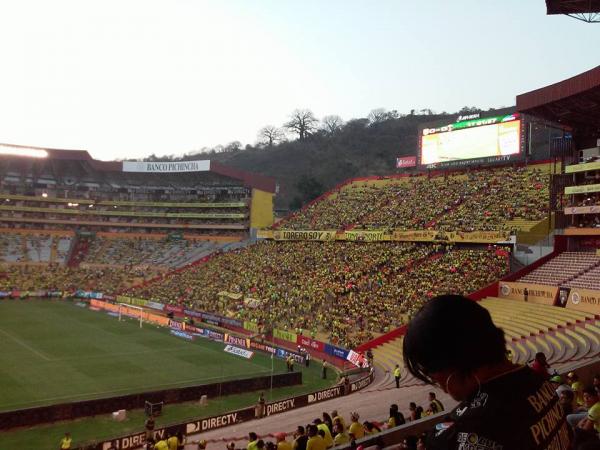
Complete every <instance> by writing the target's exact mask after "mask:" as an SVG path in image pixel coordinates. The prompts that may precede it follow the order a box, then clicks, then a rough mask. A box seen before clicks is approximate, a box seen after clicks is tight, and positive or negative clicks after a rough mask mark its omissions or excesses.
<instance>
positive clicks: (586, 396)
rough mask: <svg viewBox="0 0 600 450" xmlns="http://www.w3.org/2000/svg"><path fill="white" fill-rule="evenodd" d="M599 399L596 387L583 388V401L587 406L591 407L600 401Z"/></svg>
mask: <svg viewBox="0 0 600 450" xmlns="http://www.w3.org/2000/svg"><path fill="white" fill-rule="evenodd" d="M598 400H600V399H599V398H598V392H596V389H595V388H594V387H593V386H589V387H586V388H585V389H584V390H583V403H584V404H585V407H586V408H588V409H589V408H591V407H592V406H594V405H595V404H596V403H598Z"/></svg>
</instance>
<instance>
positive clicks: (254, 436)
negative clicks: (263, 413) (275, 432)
mask: <svg viewBox="0 0 600 450" xmlns="http://www.w3.org/2000/svg"><path fill="white" fill-rule="evenodd" d="M248 439H249V440H250V442H252V441H255V440H257V439H258V436H257V435H256V433H255V432H254V431H251V432H250V433H248Z"/></svg>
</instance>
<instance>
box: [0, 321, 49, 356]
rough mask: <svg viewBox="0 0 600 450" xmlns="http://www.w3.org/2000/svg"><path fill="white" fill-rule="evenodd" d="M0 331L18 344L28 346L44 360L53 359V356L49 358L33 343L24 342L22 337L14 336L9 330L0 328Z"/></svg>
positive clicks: (27, 347)
mask: <svg viewBox="0 0 600 450" xmlns="http://www.w3.org/2000/svg"><path fill="white" fill-rule="evenodd" d="M0 333H2V334H3V335H4V336H6V337H7V338H9V339H10V340H12V341H14V342H16V343H17V344H19V345H20V346H21V347H23V348H26V349H27V350H29V351H30V352H31V353H33V354H35V355H37V356H39V357H40V358H42V359H43V360H44V361H52V359H51V358H48V357H47V356H46V355H44V354H43V353H42V352H39V351H37V350H36V349H35V348H33V347H32V346H31V345H29V344H27V343H26V342H23V341H22V340H21V339H19V338H17V337H15V336H13V335H12V334H10V333H8V332H7V331H4V330H3V329H2V328H0Z"/></svg>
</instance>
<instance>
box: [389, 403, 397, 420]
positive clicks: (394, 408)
mask: <svg viewBox="0 0 600 450" xmlns="http://www.w3.org/2000/svg"><path fill="white" fill-rule="evenodd" d="M396 414H398V405H397V404H395V403H392V404H391V405H390V417H393V416H395V415H396Z"/></svg>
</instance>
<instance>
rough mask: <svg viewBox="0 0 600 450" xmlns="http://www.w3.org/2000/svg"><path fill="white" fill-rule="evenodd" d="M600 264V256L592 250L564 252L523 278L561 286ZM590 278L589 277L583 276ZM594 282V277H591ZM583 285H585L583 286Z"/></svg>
mask: <svg viewBox="0 0 600 450" xmlns="http://www.w3.org/2000/svg"><path fill="white" fill-rule="evenodd" d="M599 264H600V256H598V255H596V254H595V253H592V252H564V253H561V254H560V255H558V256H557V257H555V258H553V259H551V260H550V261H548V262H547V263H546V264H544V265H542V266H541V267H538V268H537V269H535V270H534V271H533V272H531V273H529V274H527V275H525V276H524V277H523V278H521V280H520V281H521V282H524V283H537V284H547V285H551V286H560V285H562V284H565V283H568V282H569V281H571V280H573V279H577V278H578V277H581V276H583V275H584V274H585V273H586V272H587V271H589V270H591V269H593V268H596V267H597V266H598V265H599ZM582 280H588V278H587V277H586V278H582ZM591 281H592V282H593V278H592V279H591ZM581 287H583V286H581Z"/></svg>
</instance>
